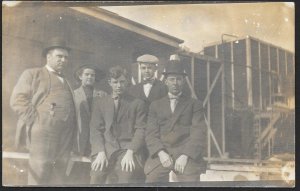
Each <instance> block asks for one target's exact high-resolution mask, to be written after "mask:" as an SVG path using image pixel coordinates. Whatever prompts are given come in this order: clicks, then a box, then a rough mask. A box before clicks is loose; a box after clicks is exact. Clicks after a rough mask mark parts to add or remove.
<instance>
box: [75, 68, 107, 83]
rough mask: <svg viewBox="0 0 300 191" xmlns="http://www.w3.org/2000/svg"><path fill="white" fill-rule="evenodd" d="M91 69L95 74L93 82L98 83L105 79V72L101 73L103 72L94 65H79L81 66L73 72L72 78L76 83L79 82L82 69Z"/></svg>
mask: <svg viewBox="0 0 300 191" xmlns="http://www.w3.org/2000/svg"><path fill="white" fill-rule="evenodd" d="M87 68H88V69H92V70H94V71H95V74H96V78H95V81H97V82H98V81H100V80H102V79H104V78H105V75H106V74H105V72H104V71H103V70H100V69H99V68H98V67H97V66H96V65H94V64H84V65H81V66H79V67H78V68H77V69H76V70H75V72H74V78H75V79H76V80H77V81H78V82H80V81H81V80H80V78H79V76H80V75H81V74H82V72H83V70H84V69H87Z"/></svg>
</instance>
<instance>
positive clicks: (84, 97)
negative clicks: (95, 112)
mask: <svg viewBox="0 0 300 191" xmlns="http://www.w3.org/2000/svg"><path fill="white" fill-rule="evenodd" d="M79 93H80V99H81V101H82V102H81V103H83V106H84V107H85V109H86V112H87V113H88V116H90V107H89V104H88V102H87V97H86V95H85V92H84V90H83V87H82V86H81V87H80V89H79Z"/></svg>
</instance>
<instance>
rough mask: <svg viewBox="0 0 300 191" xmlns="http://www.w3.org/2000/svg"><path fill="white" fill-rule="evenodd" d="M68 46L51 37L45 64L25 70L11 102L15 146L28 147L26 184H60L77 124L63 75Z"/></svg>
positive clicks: (46, 51) (62, 180) (62, 181)
mask: <svg viewBox="0 0 300 191" xmlns="http://www.w3.org/2000/svg"><path fill="white" fill-rule="evenodd" d="M69 50H70V48H69V47H67V46H66V42H65V41H64V40H63V39H61V38H57V37H56V38H53V39H51V40H50V42H49V44H48V46H47V47H46V48H45V49H44V51H43V55H44V56H45V57H46V60H47V64H46V66H45V67H41V68H33V69H28V70H25V71H24V72H23V73H22V75H21V77H20V79H19V81H18V83H17V84H16V86H15V88H14V90H13V93H12V96H11V100H10V104H11V107H12V109H13V110H14V111H15V112H16V113H17V114H18V115H19V121H18V125H17V131H16V146H20V145H21V144H22V143H21V142H20V140H24V137H22V136H23V134H24V133H25V135H26V140H27V143H28V145H27V146H28V148H29V153H30V155H29V174H28V184H29V185H41V184H42V185H45V184H47V185H50V184H62V183H64V181H65V170H66V163H67V161H68V160H69V155H70V151H71V148H72V140H73V133H74V130H75V126H76V121H75V107H74V102H73V94H72V91H71V88H70V86H69V84H68V82H67V81H66V79H65V78H64V76H63V75H62V71H63V68H64V67H65V66H66V64H67V63H68V55H69Z"/></svg>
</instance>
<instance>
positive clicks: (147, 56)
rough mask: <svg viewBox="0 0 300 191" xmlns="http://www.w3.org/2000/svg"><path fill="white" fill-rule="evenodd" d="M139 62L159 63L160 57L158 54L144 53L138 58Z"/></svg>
mask: <svg viewBox="0 0 300 191" xmlns="http://www.w3.org/2000/svg"><path fill="white" fill-rule="evenodd" d="M136 61H137V62H140V63H150V64H157V63H158V61H159V60H158V58H157V57H156V56H153V55H150V54H144V55H142V56H140V57H138V58H137V59H136Z"/></svg>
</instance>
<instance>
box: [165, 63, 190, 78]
mask: <svg viewBox="0 0 300 191" xmlns="http://www.w3.org/2000/svg"><path fill="white" fill-rule="evenodd" d="M162 74H163V75H168V74H180V75H184V76H186V75H187V73H185V71H184V65H183V64H182V63H181V62H180V61H179V60H169V61H168V62H167V63H166V65H165V70H164V71H163V72H162Z"/></svg>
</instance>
